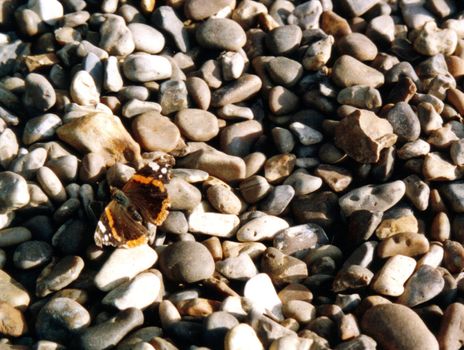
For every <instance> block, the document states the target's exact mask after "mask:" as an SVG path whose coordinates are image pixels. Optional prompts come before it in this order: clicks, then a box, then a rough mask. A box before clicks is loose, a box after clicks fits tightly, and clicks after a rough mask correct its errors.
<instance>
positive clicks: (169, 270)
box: [159, 241, 215, 283]
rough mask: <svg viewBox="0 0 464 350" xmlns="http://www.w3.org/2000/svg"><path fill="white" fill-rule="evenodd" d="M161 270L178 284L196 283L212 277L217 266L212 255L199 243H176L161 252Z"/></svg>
mask: <svg viewBox="0 0 464 350" xmlns="http://www.w3.org/2000/svg"><path fill="white" fill-rule="evenodd" d="M159 266H160V269H161V272H163V274H164V275H165V276H166V277H168V278H169V279H171V280H172V281H174V282H177V283H194V282H198V281H201V280H204V279H206V278H209V277H211V276H212V274H213V272H214V269H215V266H214V260H213V257H212V256H211V253H210V252H209V251H208V249H206V247H205V246H204V245H203V244H201V243H198V242H187V241H185V242H176V243H173V244H171V245H169V246H167V247H166V248H164V250H163V251H162V252H161V255H160V265H159Z"/></svg>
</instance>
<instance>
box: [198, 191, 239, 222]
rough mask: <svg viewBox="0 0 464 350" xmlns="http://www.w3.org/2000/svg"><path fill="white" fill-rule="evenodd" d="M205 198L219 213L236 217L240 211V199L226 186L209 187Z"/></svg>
mask: <svg viewBox="0 0 464 350" xmlns="http://www.w3.org/2000/svg"><path fill="white" fill-rule="evenodd" d="M206 196H207V197H208V201H209V202H210V203H211V205H212V206H213V207H214V208H215V209H216V210H218V211H219V212H221V213H224V214H235V215H238V214H239V213H240V211H241V209H242V202H241V201H240V198H238V197H237V196H236V195H235V193H234V192H233V191H232V190H231V189H229V188H227V187H226V186H222V185H214V186H211V187H209V188H208V189H207V190H206Z"/></svg>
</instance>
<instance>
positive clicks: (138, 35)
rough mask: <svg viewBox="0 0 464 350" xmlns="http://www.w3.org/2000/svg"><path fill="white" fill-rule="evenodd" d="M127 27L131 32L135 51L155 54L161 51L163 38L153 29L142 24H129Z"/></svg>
mask: <svg viewBox="0 0 464 350" xmlns="http://www.w3.org/2000/svg"><path fill="white" fill-rule="evenodd" d="M127 27H128V28H129V30H130V31H131V32H132V37H133V38H134V44H135V50H136V51H142V52H146V53H150V54H155V53H158V52H161V50H163V47H164V42H165V40H164V36H163V34H161V33H160V32H159V31H158V30H156V29H155V28H153V27H151V26H149V25H146V24H143V23H131V24H129V25H128V26H127Z"/></svg>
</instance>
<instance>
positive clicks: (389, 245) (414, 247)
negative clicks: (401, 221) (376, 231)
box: [377, 232, 430, 258]
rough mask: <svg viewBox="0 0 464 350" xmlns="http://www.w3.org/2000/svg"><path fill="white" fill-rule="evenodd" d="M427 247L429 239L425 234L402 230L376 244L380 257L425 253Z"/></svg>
mask: <svg viewBox="0 0 464 350" xmlns="http://www.w3.org/2000/svg"><path fill="white" fill-rule="evenodd" d="M429 247H430V245H429V241H428V240H427V238H426V237H425V235H423V234H421V233H414V232H402V233H397V234H395V235H393V236H390V237H389V238H385V239H384V240H382V241H381V242H380V243H379V245H378V246H377V255H378V256H379V257H381V258H387V257H390V256H394V255H397V254H401V255H405V256H416V255H422V254H425V253H427V252H428V250H429Z"/></svg>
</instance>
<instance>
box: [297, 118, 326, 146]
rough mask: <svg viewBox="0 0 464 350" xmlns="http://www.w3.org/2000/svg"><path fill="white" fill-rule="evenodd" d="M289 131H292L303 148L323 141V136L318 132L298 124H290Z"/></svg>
mask: <svg viewBox="0 0 464 350" xmlns="http://www.w3.org/2000/svg"><path fill="white" fill-rule="evenodd" d="M289 129H290V130H291V131H293V133H294V134H295V136H296V137H297V138H298V140H299V141H300V143H301V144H303V145H305V146H309V145H314V144H316V143H319V142H321V141H322V139H323V135H322V134H321V133H320V132H319V131H317V130H315V129H313V128H311V127H310V126H307V125H305V124H303V123H300V122H293V123H291V124H290V125H289Z"/></svg>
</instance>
